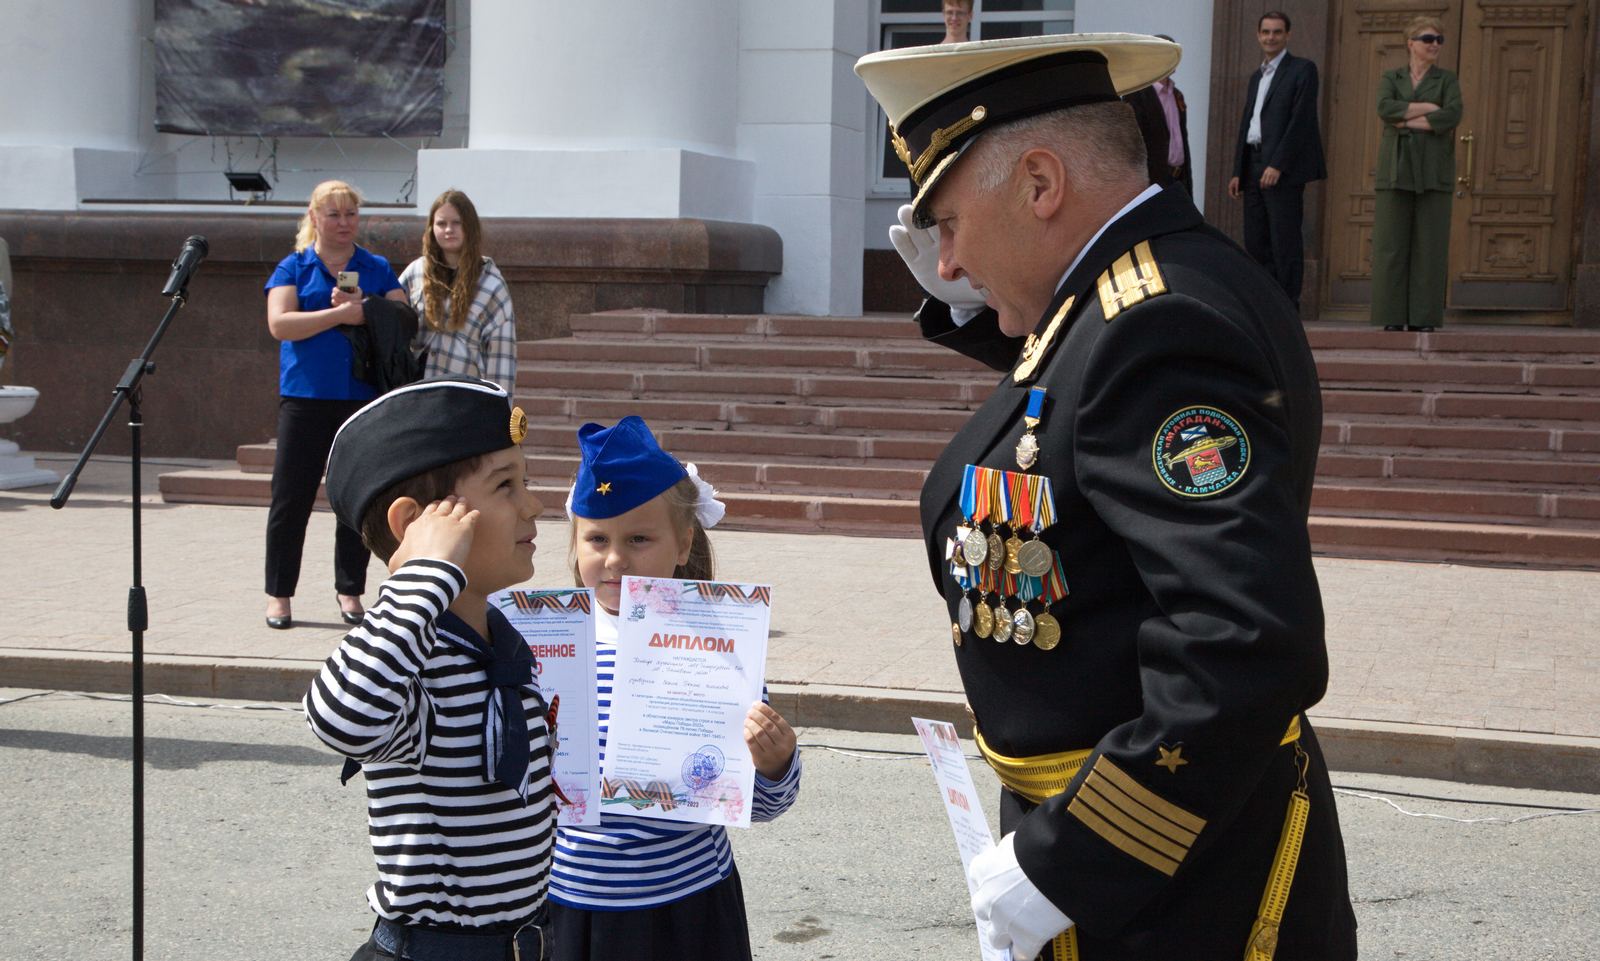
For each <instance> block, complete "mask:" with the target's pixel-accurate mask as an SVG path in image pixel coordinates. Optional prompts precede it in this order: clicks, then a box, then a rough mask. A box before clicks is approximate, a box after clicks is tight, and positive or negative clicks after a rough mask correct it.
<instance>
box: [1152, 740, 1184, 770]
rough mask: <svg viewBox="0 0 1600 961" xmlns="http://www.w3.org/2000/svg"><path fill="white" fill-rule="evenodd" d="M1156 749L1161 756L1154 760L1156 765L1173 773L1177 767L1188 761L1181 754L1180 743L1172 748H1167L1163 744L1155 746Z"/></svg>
mask: <svg viewBox="0 0 1600 961" xmlns="http://www.w3.org/2000/svg"><path fill="white" fill-rule="evenodd" d="M1156 750H1157V751H1159V752H1160V753H1161V757H1160V758H1159V759H1157V761H1156V767H1164V768H1166V769H1167V770H1168V771H1171V772H1172V773H1173V774H1177V773H1178V768H1180V767H1183V766H1184V765H1185V764H1188V763H1189V761H1188V759H1187V758H1185V757H1184V756H1183V745H1182V744H1179V745H1178V746H1177V747H1174V748H1169V747H1167V746H1166V745H1165V744H1163V745H1161V746H1160V747H1157V748H1156Z"/></svg>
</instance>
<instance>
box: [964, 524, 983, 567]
mask: <svg viewBox="0 0 1600 961" xmlns="http://www.w3.org/2000/svg"><path fill="white" fill-rule="evenodd" d="M961 548H962V553H963V554H965V555H966V559H967V566H969V567H977V566H978V565H980V564H982V563H983V559H984V558H985V557H988V556H989V539H988V538H986V537H984V536H983V531H980V530H978V529H977V528H976V527H974V528H973V529H972V530H970V531H968V532H967V539H966V541H965V542H963V543H962V545H961Z"/></svg>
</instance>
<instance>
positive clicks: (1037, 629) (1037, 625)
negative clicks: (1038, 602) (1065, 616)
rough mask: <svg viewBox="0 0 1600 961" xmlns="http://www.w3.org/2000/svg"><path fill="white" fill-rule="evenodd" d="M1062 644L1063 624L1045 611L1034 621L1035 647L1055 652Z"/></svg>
mask: <svg viewBox="0 0 1600 961" xmlns="http://www.w3.org/2000/svg"><path fill="white" fill-rule="evenodd" d="M1060 643H1061V623H1060V622H1059V621H1057V620H1056V619H1055V618H1054V617H1051V616H1050V612H1049V611H1045V612H1044V613H1043V614H1040V615H1039V616H1038V617H1036V618H1034V619H1033V646H1034V647H1037V648H1038V649H1039V650H1041V651H1051V650H1055V646H1056V645H1057V644H1060Z"/></svg>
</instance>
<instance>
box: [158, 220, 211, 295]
mask: <svg viewBox="0 0 1600 961" xmlns="http://www.w3.org/2000/svg"><path fill="white" fill-rule="evenodd" d="M207 251H208V248H207V246H206V239H205V238H204V237H202V236H200V235H199V234H194V235H193V236H191V237H190V238H189V239H188V240H185V241H184V242H183V249H182V250H180V251H178V259H177V260H174V261H173V262H172V273H170V274H168V275H167V284H166V286H165V287H162V288H161V296H163V297H171V296H173V295H174V294H181V293H183V291H184V288H186V287H188V286H189V276H190V275H191V274H193V273H194V271H195V268H196V267H199V266H200V261H202V260H205V259H206V253H207Z"/></svg>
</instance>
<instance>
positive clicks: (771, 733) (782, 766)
mask: <svg viewBox="0 0 1600 961" xmlns="http://www.w3.org/2000/svg"><path fill="white" fill-rule="evenodd" d="M744 743H745V746H746V747H748V748H750V760H752V761H754V762H755V765H756V770H757V771H760V772H761V776H762V777H764V778H766V779H767V780H769V781H780V780H782V779H783V776H784V775H785V774H788V773H789V762H790V761H792V760H793V759H794V746H795V736H794V728H792V727H790V726H789V722H788V721H785V720H784V719H783V715H782V714H779V713H778V712H777V710H776V709H775V708H774V707H773V706H772V705H771V704H768V703H766V702H765V701H757V702H756V703H755V704H753V705H751V706H750V713H749V714H746V715H745V716H744Z"/></svg>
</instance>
